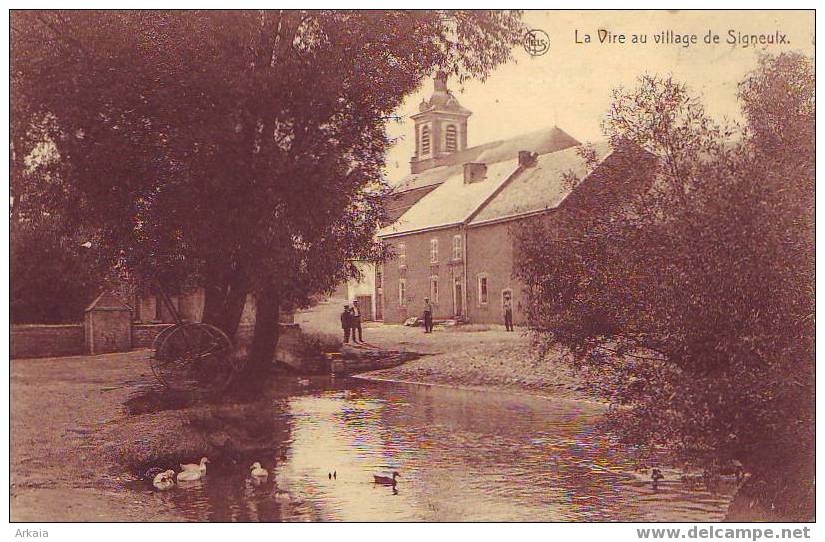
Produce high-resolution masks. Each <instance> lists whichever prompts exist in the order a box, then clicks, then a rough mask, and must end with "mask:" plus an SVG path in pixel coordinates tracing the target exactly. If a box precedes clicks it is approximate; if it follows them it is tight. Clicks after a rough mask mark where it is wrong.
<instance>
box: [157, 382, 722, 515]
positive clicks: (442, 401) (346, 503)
mask: <svg viewBox="0 0 825 542" xmlns="http://www.w3.org/2000/svg"><path fill="white" fill-rule="evenodd" d="M601 412H602V410H601V407H599V406H598V405H595V404H591V403H586V402H581V401H569V400H550V399H546V398H539V397H532V396H526V395H520V394H510V393H500V392H486V391H469V390H457V389H451V388H442V387H432V386H424V385H414V384H399V383H390V382H372V381H366V380H360V379H354V378H348V379H339V380H329V379H319V380H313V382H312V383H311V384H310V385H309V386H305V387H293V389H291V390H290V391H289V392H288V393H284V394H282V395H281V396H280V397H279V398H278V399H277V400H273V402H272V404H271V411H270V412H261V413H260V416H261V417H264V418H266V417H271V420H265V421H274V422H275V423H276V424H277V425H279V426H284V427H285V428H286V430H285V431H284V432H283V435H284V437H283V438H282V440H281V441H280V442H278V443H277V446H276V448H277V449H273V450H272V451H271V454H263V455H262V456H261V457H259V458H257V459H258V460H259V461H260V462H261V463H262V464H263V465H264V467H266V468H267V469H269V470H270V472H271V475H270V476H269V478H268V479H267V480H266V481H265V482H260V483H259V482H257V481H255V480H252V479H251V478H250V477H249V476H248V472H249V471H248V465H247V464H240V463H238V464H237V465H234V466H230V467H226V466H225V467H224V468H222V469H218V470H217V471H215V470H213V471H211V472H210V473H209V474H208V475H207V476H206V478H205V479H204V480H201V481H198V482H194V483H189V485H187V486H186V487H183V486H178V487H176V488H175V489H174V490H172V491H168V492H159V493H155V494H154V496H153V498H157V499H161V500H162V501H165V503H164V504H165V505H166V506H169V507H171V508H173V509H175V510H176V511H177V513H178V514H180V516H181V517H182V518H186V519H189V520H195V521H491V520H498V521H718V520H720V519H722V518H723V516H724V513H725V509H726V507H727V504H728V502H729V501H730V496H731V494H732V492H733V487H732V486H731V485H723V486H722V487H721V488H720V489H719V490H718V491H719V493H710V492H707V491H704V490H689V489H686V488H684V487H682V484H681V483H680V482H679V481H678V480H674V479H672V478H673V476H670V477H669V478H668V479H666V480H665V481H664V482H663V483H662V485H661V486H660V487H659V488H658V489H657V490H654V489H653V488H652V487H651V485H650V482H649V481H648V480H647V479H646V478H645V477H644V476H642V475H639V474H636V473H634V472H633V468H632V465H631V460H630V454H629V453H628V451H627V450H625V449H624V448H623V447H622V446H620V445H618V444H617V443H616V442H615V441H613V440H612V439H610V438H609V437H608V436H606V435H605V434H604V433H602V432H601V431H600V430H598V429H597V428H596V427H597V426H596V422H597V420H598V418H599V416H600V414H601ZM392 471H397V472H398V473H399V475H400V477H399V478H398V485H397V488H396V490H395V491H393V488H392V487H388V486H380V485H375V484H374V483H373V475H374V474H385V473H391V472H392ZM332 472H335V474H336V477H335V478H334V479H330V477H329V475H330V473H332Z"/></svg>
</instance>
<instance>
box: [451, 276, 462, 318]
mask: <svg viewBox="0 0 825 542" xmlns="http://www.w3.org/2000/svg"><path fill="white" fill-rule="evenodd" d="M453 308H454V311H453V312H454V316H464V290H463V287H462V284H461V279H460V278H459V277H456V279H455V282H454V283H453Z"/></svg>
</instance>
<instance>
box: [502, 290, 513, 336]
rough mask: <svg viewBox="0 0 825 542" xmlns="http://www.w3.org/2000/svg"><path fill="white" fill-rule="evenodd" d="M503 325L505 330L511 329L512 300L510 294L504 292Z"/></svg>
mask: <svg viewBox="0 0 825 542" xmlns="http://www.w3.org/2000/svg"><path fill="white" fill-rule="evenodd" d="M504 327H505V328H506V329H507V331H513V302H512V301H511V300H510V294H504Z"/></svg>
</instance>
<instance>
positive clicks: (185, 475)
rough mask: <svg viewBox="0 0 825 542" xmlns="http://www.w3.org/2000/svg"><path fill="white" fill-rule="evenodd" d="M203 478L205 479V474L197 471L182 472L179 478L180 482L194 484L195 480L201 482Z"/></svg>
mask: <svg viewBox="0 0 825 542" xmlns="http://www.w3.org/2000/svg"><path fill="white" fill-rule="evenodd" d="M201 478H203V474H201V471H199V470H197V469H190V470H182V471H180V472H179V473H178V476H177V480H178V482H194V481H195V480H200V479H201Z"/></svg>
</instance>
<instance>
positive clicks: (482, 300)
mask: <svg viewBox="0 0 825 542" xmlns="http://www.w3.org/2000/svg"><path fill="white" fill-rule="evenodd" d="M488 300H489V298H488V295H487V274H486V273H481V274H479V275H478V304H479V305H486V304H487V301H488Z"/></svg>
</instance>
